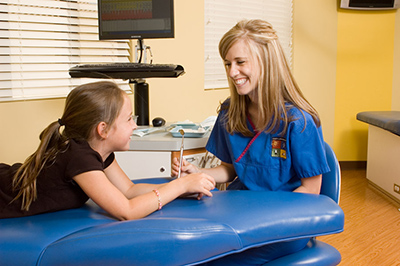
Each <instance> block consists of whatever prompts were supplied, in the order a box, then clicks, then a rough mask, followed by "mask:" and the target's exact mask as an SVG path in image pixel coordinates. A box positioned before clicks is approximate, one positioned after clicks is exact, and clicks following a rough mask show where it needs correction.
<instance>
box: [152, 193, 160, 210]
mask: <svg viewBox="0 0 400 266" xmlns="http://www.w3.org/2000/svg"><path fill="white" fill-rule="evenodd" d="M153 192H154V193H155V194H156V196H157V198H158V210H161V209H162V202H161V197H160V192H158V190H157V189H154V190H153Z"/></svg>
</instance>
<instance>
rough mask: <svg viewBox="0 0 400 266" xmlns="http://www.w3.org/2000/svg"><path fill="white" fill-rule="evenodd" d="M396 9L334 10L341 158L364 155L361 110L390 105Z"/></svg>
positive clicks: (337, 140)
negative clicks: (336, 40)
mask: <svg viewBox="0 0 400 266" xmlns="http://www.w3.org/2000/svg"><path fill="white" fill-rule="evenodd" d="M395 14H396V11H379V12H377V11H344V10H340V11H339V12H338V29H339V31H338V42H337V48H338V49H337V50H338V55H337V77H336V82H337V83H336V102H335V130H334V136H335V138H334V149H335V152H336V154H337V155H338V156H339V158H340V159H341V160H344V161H351V160H355V159H356V160H357V159H359V160H362V159H364V160H365V159H366V152H367V127H368V126H367V124H365V123H362V122H360V121H357V120H356V114H357V113H358V112H361V111H384V110H391V104H392V82H393V55H394V30H395Z"/></svg>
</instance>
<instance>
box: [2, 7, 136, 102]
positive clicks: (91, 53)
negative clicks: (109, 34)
mask: <svg viewBox="0 0 400 266" xmlns="http://www.w3.org/2000/svg"><path fill="white" fill-rule="evenodd" d="M97 27H98V26H97V1H96V0H85V1H81V0H34V1H32V0H5V1H2V2H1V3H0V101H12V100H26V99H43V98H55V97H64V96H66V95H67V94H68V93H69V91H70V90H71V89H72V88H74V87H75V86H77V85H79V84H83V83H87V82H92V81H96V80H94V79H86V78H71V77H70V76H69V73H68V70H69V68H71V67H73V66H75V65H77V64H90V63H108V62H129V43H128V41H118V42H116V41H99V40H98V30H97ZM117 83H120V84H119V85H120V86H121V88H123V89H125V90H130V87H129V85H128V84H126V82H125V84H123V83H122V82H121V81H117Z"/></svg>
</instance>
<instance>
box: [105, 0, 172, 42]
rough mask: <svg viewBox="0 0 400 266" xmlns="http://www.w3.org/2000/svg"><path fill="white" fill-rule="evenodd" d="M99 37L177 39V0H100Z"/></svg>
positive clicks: (111, 38) (108, 38)
mask: <svg viewBox="0 0 400 266" xmlns="http://www.w3.org/2000/svg"><path fill="white" fill-rule="evenodd" d="M98 14H99V39H100V40H118V39H154V38H157V39H158V38H174V1H173V0H98Z"/></svg>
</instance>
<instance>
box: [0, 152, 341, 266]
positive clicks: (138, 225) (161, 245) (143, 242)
mask: <svg viewBox="0 0 400 266" xmlns="http://www.w3.org/2000/svg"><path fill="white" fill-rule="evenodd" d="M326 152H327V158H328V162H329V166H330V168H331V172H330V173H327V174H325V175H324V176H323V184H322V191H321V194H324V195H322V196H321V195H310V194H303V193H290V192H282V191H281V192H279V191H278V192H267V193H265V192H263V191H216V192H214V193H213V197H211V198H208V197H206V198H204V199H202V200H200V201H198V200H193V199H177V200H175V201H173V202H171V203H169V204H168V205H166V206H165V207H164V208H163V209H162V210H160V211H157V212H154V213H152V214H151V215H149V216H148V217H145V218H143V219H139V220H132V221H116V220H115V219H114V218H112V217H110V216H109V215H108V214H107V213H105V212H104V211H103V210H102V209H101V208H100V207H99V206H97V205H96V204H94V203H93V202H88V203H87V204H85V206H83V207H81V208H77V209H71V210H64V211H59V212H54V213H45V214H40V215H34V216H28V217H21V218H10V219H0V264H1V265H8V266H14V265H15V266H21V265H27V266H29V265H38V266H52V265H74V266H79V265H82V266H86V265H98V266H109V265H119V266H132V265H154V266H176V265H199V264H202V263H205V262H208V261H211V260H215V259H218V258H220V257H223V256H226V255H229V254H233V253H237V252H241V251H243V250H247V249H249V248H253V247H257V246H261V245H267V244H270V243H276V242H280V241H288V240H293V239H304V238H310V237H314V238H312V239H311V240H310V242H309V243H308V246H307V247H305V248H304V249H303V250H301V251H299V252H296V253H293V254H291V255H288V256H284V257H281V258H278V259H276V260H274V261H271V262H269V263H267V264H265V265H266V266H271V265H272V266H274V265H285V266H291V265H318V266H327V265H337V264H338V263H339V262H340V260H341V256H340V253H339V252H338V251H337V250H336V249H335V248H333V247H331V246H330V245H328V244H325V243H323V242H321V241H318V240H316V239H315V237H318V236H322V235H329V234H336V233H340V232H342V231H343V227H344V213H343V211H342V209H341V208H340V207H339V206H338V204H337V202H338V200H339V192H340V168H339V165H338V162H337V160H336V157H335V155H334V153H333V151H332V149H331V148H330V147H329V146H328V145H327V146H326ZM141 181H142V182H144V183H149V181H152V182H156V183H163V182H168V181H170V179H168V178H153V179H151V180H150V179H147V180H141ZM136 182H138V180H136ZM232 209H234V210H235V211H232ZM237 213H240V214H241V215H237Z"/></svg>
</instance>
